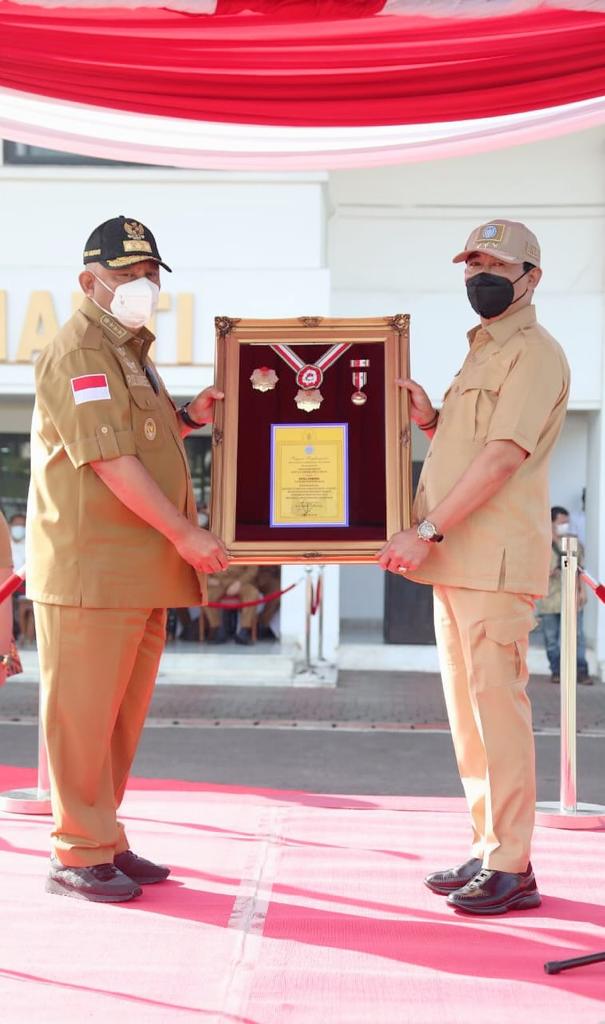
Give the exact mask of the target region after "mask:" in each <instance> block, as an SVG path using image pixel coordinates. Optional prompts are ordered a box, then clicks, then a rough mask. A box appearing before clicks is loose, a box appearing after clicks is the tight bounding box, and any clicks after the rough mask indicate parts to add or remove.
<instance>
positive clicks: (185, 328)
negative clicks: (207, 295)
mask: <svg viewBox="0 0 605 1024" xmlns="http://www.w3.org/2000/svg"><path fill="white" fill-rule="evenodd" d="M83 299H84V293H83V292H81V291H73V292H71V294H70V312H71V315H73V314H74V313H76V312H77V311H78V310H79V308H80V306H81V305H82V301H83ZM173 299H174V302H173ZM194 299H195V296H194V295H193V293H191V292H179V293H178V294H177V295H174V296H173V295H171V294H170V293H169V292H160V297H159V302H158V307H157V311H156V315H154V316H153V317H152V318H151V320H150V321H149V323H148V324H147V326H148V328H149V330H150V331H152V333H153V334H155V333H156V331H157V313H163V312H169V311H174V321H173V322H172V321H171V328H170V330H169V332H168V334H169V335H170V334H172V332H173V331H174V334H173V335H172V336H173V338H174V341H175V348H176V351H175V356H174V357H173V358H174V359H175V362H172V360H170V362H168V361H166V359H164V360H162V359H161V358H160V359H158V360H157V362H158V363H159V364H160V365H164V366H169V365H175V366H194V365H200V366H203V365H205V364H204V363H196V362H195V360H194V354H193V342H194V335H193V331H194ZM172 323H173V326H172ZM60 326H61V325H60V324H59V322H58V319H57V314H56V311H55V306H54V302H53V297H52V295H51V293H50V292H47V291H34V292H31V293H30V296H29V299H28V304H27V308H26V311H25V317H24V320H23V326H22V329H21V335H20V337H19V344H18V346H17V352H16V354H15V355H11V356H9V342H10V339H9V336H8V292H6V291H0V363H6V362H16V363H32V362H34V361H35V359H36V357H37V355H38V354H39V353H40V352H41V351H42V349H43V348H44V347H45V345H47V344H48V343H49V342H50V341H52V340H53V338H54V337H55V335H56V334H57V333H58V331H59V329H60ZM163 329H164V331H166V327H164V328H163ZM161 334H162V327H161V326H160V335H161ZM159 347H160V349H163V347H164V346H163V344H162V339H161V337H160V339H159ZM11 348H12V346H11ZM154 349H156V351H157V346H156V344H155V343H154V344H153V345H152V346H151V354H152V358H155V356H154V355H153V351H154ZM13 351H14V349H13Z"/></svg>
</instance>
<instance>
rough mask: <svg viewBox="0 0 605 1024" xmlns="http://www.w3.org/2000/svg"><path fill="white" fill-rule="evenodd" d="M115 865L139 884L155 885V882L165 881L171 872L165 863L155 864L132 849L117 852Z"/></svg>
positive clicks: (114, 860)
mask: <svg viewBox="0 0 605 1024" xmlns="http://www.w3.org/2000/svg"><path fill="white" fill-rule="evenodd" d="M113 866H114V867H115V868H118V870H119V871H122V872H123V873H124V874H125V875H128V878H130V879H131V881H133V882H136V883H137V885H154V884H155V882H165V881H166V879H167V878H168V875H169V874H170V868H167V867H166V866H165V865H164V864H154V863H153V861H152V860H145V858H144V857H137V855H136V853H133V852H132V850H125V851H124V853H118V854H116V856H115V857H114V859H113Z"/></svg>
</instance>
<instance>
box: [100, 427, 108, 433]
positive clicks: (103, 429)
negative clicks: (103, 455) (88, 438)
mask: <svg viewBox="0 0 605 1024" xmlns="http://www.w3.org/2000/svg"><path fill="white" fill-rule="evenodd" d="M108 430H109V428H108V427H101V433H102V434H107V433H108Z"/></svg>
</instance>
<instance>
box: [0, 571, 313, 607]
mask: <svg viewBox="0 0 605 1024" xmlns="http://www.w3.org/2000/svg"><path fill="white" fill-rule="evenodd" d="M24 579H25V569H21V570H20V571H19V572H14V573H12V575H11V576H9V577H8V579H7V580H5V581H4V583H3V584H2V585H1V586H0V604H2V602H3V601H6V599H7V597H10V596H11V594H14V592H15V590H18V589H19V587H20V586H21V584H22V583H23V580H24ZM299 583H300V580H297V581H296V583H291V584H290V586H289V587H285V588H284V589H283V590H274V591H273V592H272V593H271V594H266V595H265V596H264V597H259V599H258V601H239V602H237V603H235V602H234V601H229V602H228V603H225V604H222V603H221V602H220V601H209V602H208V604H207V605H204V607H205V608H225V609H226V610H227V611H237V610H238V609H239V608H251V607H252V606H253V605H257V604H268V602H269V601H275V600H276V599H277V598H278V597H281V596H282V595H283V594H287V593H288V591H289V590H293V589H294V587H297V586H298V584H299Z"/></svg>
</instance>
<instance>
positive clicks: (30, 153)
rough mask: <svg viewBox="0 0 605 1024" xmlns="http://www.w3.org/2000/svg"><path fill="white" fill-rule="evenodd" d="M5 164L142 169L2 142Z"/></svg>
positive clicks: (21, 143) (116, 161) (119, 162)
mask: <svg viewBox="0 0 605 1024" xmlns="http://www.w3.org/2000/svg"><path fill="white" fill-rule="evenodd" d="M2 147H3V159H4V163H5V164H10V165H18V166H20V167H41V166H47V165H49V164H56V165H58V166H60V167H83V166H88V167H91V166H95V167H96V166H101V167H144V166H147V165H145V164H135V163H132V162H131V161H129V160H103V159H102V158H101V157H96V156H82V155H81V154H80V153H64V152H62V151H61V150H58V149H44V147H43V146H27V145H26V144H25V143H24V142H6V141H5V142H3V144H2Z"/></svg>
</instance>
